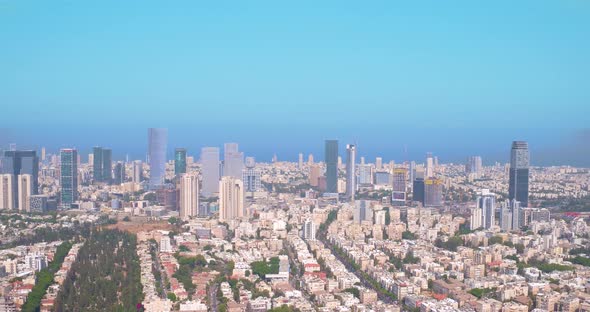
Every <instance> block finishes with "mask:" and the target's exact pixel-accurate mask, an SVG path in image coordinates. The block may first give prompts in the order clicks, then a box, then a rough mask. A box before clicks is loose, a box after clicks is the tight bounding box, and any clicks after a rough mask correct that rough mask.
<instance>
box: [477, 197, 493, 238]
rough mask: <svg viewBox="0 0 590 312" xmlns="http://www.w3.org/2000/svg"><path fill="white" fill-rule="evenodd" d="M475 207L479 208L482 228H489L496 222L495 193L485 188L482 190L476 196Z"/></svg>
mask: <svg viewBox="0 0 590 312" xmlns="http://www.w3.org/2000/svg"><path fill="white" fill-rule="evenodd" d="M477 208H478V209H481V214H482V220H481V226H483V228H484V229H490V228H491V227H492V226H494V225H495V223H496V222H495V213H496V195H494V194H492V193H490V191H489V190H487V189H484V190H482V191H481V192H480V194H479V196H478V197H477Z"/></svg>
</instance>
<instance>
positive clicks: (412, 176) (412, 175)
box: [408, 161, 416, 184]
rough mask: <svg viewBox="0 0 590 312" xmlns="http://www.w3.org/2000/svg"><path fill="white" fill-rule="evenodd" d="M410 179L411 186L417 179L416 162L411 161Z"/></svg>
mask: <svg viewBox="0 0 590 312" xmlns="http://www.w3.org/2000/svg"><path fill="white" fill-rule="evenodd" d="M408 172H409V174H410V177H409V180H410V184H413V183H414V180H415V179H416V162H415V161H410V170H408Z"/></svg>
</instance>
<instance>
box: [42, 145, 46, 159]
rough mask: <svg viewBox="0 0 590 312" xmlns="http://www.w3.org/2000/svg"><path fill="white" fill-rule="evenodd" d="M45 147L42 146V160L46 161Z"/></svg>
mask: <svg viewBox="0 0 590 312" xmlns="http://www.w3.org/2000/svg"><path fill="white" fill-rule="evenodd" d="M45 155H46V154H45V147H42V148H41V161H45Z"/></svg>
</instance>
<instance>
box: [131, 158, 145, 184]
mask: <svg viewBox="0 0 590 312" xmlns="http://www.w3.org/2000/svg"><path fill="white" fill-rule="evenodd" d="M131 180H132V181H133V182H134V183H141V180H143V164H142V163H141V160H136V161H134V162H133V177H132V179H131Z"/></svg>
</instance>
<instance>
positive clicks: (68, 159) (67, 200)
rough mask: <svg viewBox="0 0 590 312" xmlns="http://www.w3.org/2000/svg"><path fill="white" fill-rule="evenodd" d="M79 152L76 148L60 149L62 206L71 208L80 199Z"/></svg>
mask: <svg viewBox="0 0 590 312" xmlns="http://www.w3.org/2000/svg"><path fill="white" fill-rule="evenodd" d="M77 156H78V152H77V151H76V150H75V149H71V148H64V149H61V150H60V161H61V165H60V177H59V185H60V186H61V194H60V208H61V209H70V208H71V207H72V204H73V203H74V202H76V200H77V199H78V164H77V162H76V159H77V158H78V157H77Z"/></svg>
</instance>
